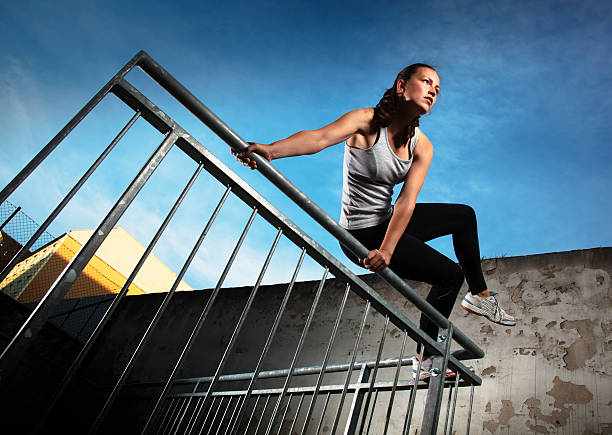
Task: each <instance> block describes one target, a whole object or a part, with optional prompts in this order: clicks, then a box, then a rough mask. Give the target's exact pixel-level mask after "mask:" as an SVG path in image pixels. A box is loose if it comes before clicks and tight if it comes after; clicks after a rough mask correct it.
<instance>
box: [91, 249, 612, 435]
mask: <svg viewBox="0 0 612 435" xmlns="http://www.w3.org/2000/svg"><path fill="white" fill-rule="evenodd" d="M483 270H484V271H485V276H486V279H487V282H488V284H489V287H490V288H491V289H493V290H496V291H497V292H498V298H499V300H500V303H501V304H502V306H503V307H505V308H507V311H509V312H510V313H512V314H513V315H515V316H516V317H517V319H518V324H517V326H516V327H513V328H510V327H503V326H500V325H496V324H493V323H490V322H488V321H487V320H486V319H484V318H482V317H478V316H475V315H473V314H469V313H467V312H466V311H464V310H462V309H461V308H460V306H459V303H460V300H458V301H457V303H456V306H455V309H454V311H453V313H452V315H451V319H452V320H453V322H454V323H455V324H456V325H457V326H458V327H459V328H460V329H461V330H462V331H463V332H465V333H466V334H467V335H469V336H471V337H472V338H473V339H474V340H475V341H476V342H477V343H478V344H479V345H481V346H482V347H483V349H484V351H485V352H486V357H485V358H484V359H482V360H478V361H474V367H475V370H476V373H477V374H478V375H480V376H481V377H482V378H483V385H482V386H481V387H478V388H477V389H476V394H475V402H474V412H473V415H472V423H471V424H472V433H485V434H486V433H495V434H523V433H551V434H552V433H554V434H580V435H591V434H610V433H612V376H611V375H610V373H609V372H610V369H611V368H612V354H611V353H610V349H611V348H612V316H611V315H610V308H611V307H612V280H611V272H612V248H598V249H590V250H582V251H570V252H561V253H552V254H542V255H532V256H524V257H509V258H499V259H492V260H485V261H484V262H483ZM363 278H364V280H365V281H367V282H368V283H369V284H370V285H371V286H372V287H373V288H374V289H375V290H376V291H378V292H380V293H381V294H382V295H383V296H384V297H385V298H387V299H388V300H389V301H390V302H391V303H392V304H393V305H395V306H396V307H398V308H399V309H401V310H402V311H403V312H404V313H405V314H406V316H407V317H408V318H410V319H412V320H413V321H415V322H418V317H419V315H418V312H417V311H416V310H415V309H414V308H413V307H412V306H411V305H410V304H409V303H407V302H406V301H405V299H404V298H403V297H402V296H401V295H399V294H398V293H397V292H396V291H394V290H393V289H391V288H390V287H389V286H388V285H387V284H386V283H384V282H382V281H380V280H379V278H378V277H376V276H373V275H364V277H363ZM410 284H411V285H412V286H413V288H415V289H416V290H417V291H418V292H420V293H421V294H423V295H425V294H426V292H427V291H428V287H427V286H426V285H423V284H421V283H413V282H410ZM285 287H286V286H280V285H279V286H269V287H263V288H262V289H261V290H260V293H259V294H258V296H257V298H256V299H255V303H254V306H253V309H252V312H251V315H250V316H249V318H248V319H247V322H246V324H245V328H244V331H243V334H242V335H241V336H240V338H239V340H238V343H237V346H236V350H235V352H234V353H233V354H232V355H231V357H230V359H229V361H228V365H227V367H226V369H225V371H224V372H225V373H237V372H246V371H250V370H252V369H253V367H254V365H255V361H256V359H257V357H258V355H259V352H260V350H261V347H262V345H263V342H264V341H265V337H266V334H267V331H268V330H269V328H270V325H271V322H272V320H273V316H274V314H275V313H276V307H277V306H278V305H279V303H280V300H281V298H282V296H283V293H284V290H285ZM315 289H316V283H314V282H304V283H298V284H297V285H296V288H295V290H294V294H293V296H292V298H291V299H290V301H289V305H288V308H287V312H286V314H285V316H284V317H283V320H282V322H281V327H280V330H279V335H278V337H277V339H276V341H275V343H274V345H273V347H272V350H271V355H270V357H269V358H268V359H267V360H266V362H265V364H264V366H265V367H264V368H265V369H274V368H285V367H287V366H288V364H289V361H290V359H291V357H292V356H293V349H294V348H295V344H296V342H297V338H298V336H299V333H300V332H301V329H302V327H303V325H304V322H305V318H306V315H307V312H308V309H309V307H310V303H311V301H312V298H313V294H314V291H315ZM249 290H250V289H249V288H237V289H225V290H223V291H222V292H221V294H220V299H219V300H218V302H217V303H216V304H215V305H214V306H213V310H212V312H211V316H210V318H209V320H208V321H207V323H206V324H205V325H204V328H203V332H202V333H201V334H200V337H199V338H198V340H197V341H196V344H195V346H194V349H193V352H192V353H191V355H190V356H189V358H188V360H187V361H186V363H185V367H184V368H183V370H182V372H181V373H180V376H181V377H189V376H205V375H210V374H212V373H213V372H214V369H215V367H216V361H218V359H219V357H220V355H221V352H222V347H223V346H224V345H225V343H227V342H228V340H229V337H230V335H231V333H232V330H233V328H234V325H235V323H236V320H237V318H238V315H239V314H240V311H241V310H242V307H243V306H244V302H245V300H246V298H247V296H248V292H249ZM343 290H344V284H343V283H340V282H336V281H335V280H331V281H330V282H329V283H328V284H327V285H326V287H325V290H324V292H323V296H322V299H321V302H320V304H319V306H320V311H319V312H318V313H317V315H316V316H315V318H314V321H313V326H312V330H311V332H310V333H309V335H308V339H307V340H306V343H305V348H304V353H303V355H302V357H301V358H300V361H299V362H298V365H304V366H305V365H311V364H320V363H321V360H322V352H323V351H324V349H325V346H326V343H327V340H328V338H329V334H330V330H331V327H332V325H333V322H334V320H335V316H336V310H337V307H338V305H339V302H340V300H341V298H342V294H343ZM465 291H467V289H464V291H462V294H464V293H465ZM162 297H163V295H147V296H134V297H129V298H126V301H125V302H126V303H125V304H123V306H122V307H121V309H120V310H119V312H118V314H117V317H116V319H117V320H116V321H115V323H114V324H113V326H112V328H110V329H109V330H108V331H107V334H106V336H105V337H104V338H103V339H102V341H101V342H100V344H99V345H98V346H97V348H96V351H95V353H94V356H93V357H94V358H95V359H98V361H100V360H106V361H109V364H107V365H106V366H105V367H106V369H107V370H108V373H105V374H100V379H112V378H113V377H115V376H117V373H119V371H120V370H121V369H122V367H123V365H124V364H125V362H126V361H127V359H128V358H129V355H130V354H131V352H132V349H133V347H134V345H135V344H136V343H137V341H138V339H139V335H140V334H141V333H142V331H143V330H144V328H145V327H146V324H147V323H148V322H149V321H150V319H151V317H152V316H153V314H154V312H155V311H156V310H157V307H158V306H159V304H160V303H161V298H162ZM207 297H208V292H181V293H177V294H176V295H175V298H174V301H173V303H172V304H171V305H170V306H169V309H168V312H167V314H166V315H165V316H164V318H163V319H162V322H161V323H160V328H159V333H158V334H156V335H155V337H154V338H153V340H152V342H151V343H150V345H149V346H147V347H146V348H145V350H144V352H143V354H142V356H141V358H140V360H139V363H138V364H137V367H136V368H135V370H134V373H133V375H132V376H131V379H130V382H138V381H147V380H155V379H163V378H164V377H166V376H167V375H168V373H169V372H170V370H171V368H172V366H173V364H174V361H176V358H177V357H178V354H179V353H180V351H181V348H182V346H183V345H184V343H185V341H186V338H187V334H188V333H189V332H190V331H191V329H192V327H193V324H194V323H195V321H196V319H197V317H198V316H199V313H200V311H201V310H202V308H203V306H204V304H205V302H206V300H207ZM362 312H363V302H362V301H361V300H360V299H359V298H358V297H356V296H355V295H351V297H349V300H348V304H347V308H346V310H345V313H344V315H343V317H342V322H341V325H340V329H339V336H338V338H337V339H336V343H335V345H334V349H333V352H332V356H331V360H330V362H332V363H334V362H348V361H349V360H350V357H351V353H352V349H353V343H354V336H355V331H356V329H357V327H358V324H359V320H360V317H361V314H362ZM382 325H383V319H382V316H380V315H379V314H377V313H373V314H372V315H370V316H369V318H368V324H367V326H366V330H365V333H364V337H363V339H362V345H361V346H360V349H359V354H358V356H357V357H358V359H367V358H374V357H375V355H376V350H377V349H378V343H379V340H380V331H381V330H382ZM400 346H401V333H400V331H398V329H397V328H395V327H394V326H391V327H390V328H389V330H388V332H387V337H386V341H385V348H384V355H383V357H390V356H396V355H397V354H398V353H399V348H400ZM413 352H414V344H413V343H409V344H408V348H407V353H410V354H411V353H413ZM102 375H104V376H102ZM392 375H393V373H392V372H388V373H381V375H380V377H381V378H382V379H391V377H392ZM409 377H410V367H409V366H408V367H405V368H404V369H403V370H402V372H401V378H402V379H404V378H409ZM342 380H343V379H342V377H341V376H339V375H336V376H329V377H327V376H326V378H325V379H324V383H330V382H331V383H341V382H342ZM307 381H308V382H313V379H312V378H311V379H309V380H305V379H304V380H299V381H296V384H294V385H299V384H300V383H304V384H305V383H306V382H307ZM468 398H469V390H468V389H462V390H461V392H460V394H459V399H458V406H457V414H456V417H455V425H454V430H456V431H457V433H464V431H465V425H466V411H467V402H468ZM424 400H425V395H424V393H419V396H418V397H417V410H416V411H415V415H417V416H418V415H419V413H420V411H421V409H419V407H422V404H423V402H424ZM445 400H446V399H445ZM323 401H324V400H320V402H323ZM406 403H407V393H400V394H399V395H398V397H397V398H396V401H395V406H394V410H393V414H392V422H391V428H390V429H391V430H390V433H397V432H400V433H401V428H402V424H403V417H404V413H405V404H406ZM318 406H319V405H318ZM330 409H334V408H333V407H332V404H331V403H330ZM385 411H386V409H383V407H382V406H381V407H380V409H377V411H376V412H375V414H374V420H373V421H374V423H373V424H374V425H375V427H379V428H380V427H381V425H382V422H383V421H384V417H385ZM291 412H292V410H291V409H290V411H289V413H288V415H289V416H291V415H292V414H291ZM330 418H331V417H330ZM330 418H327V417H326V419H325V421H324V425H323V433H325V431H326V430H329V429H330V427H331V422H330V421H328V420H330ZM332 421H333V420H332ZM287 427H288V426H287ZM419 428H420V423H419V421H418V418H417V419H416V420H415V423H414V424H413V426H412V429H411V432H410V433H419V431H417V429H419Z"/></svg>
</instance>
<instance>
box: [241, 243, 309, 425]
mask: <svg viewBox="0 0 612 435" xmlns="http://www.w3.org/2000/svg"><path fill="white" fill-rule="evenodd" d="M305 255H306V248H302V252H301V254H300V258H299V259H298V262H297V266H296V267H295V270H294V271H293V276H292V277H291V282H290V283H289V286H288V287H287V290H286V291H285V296H284V297H283V300H282V302H281V304H280V307H279V309H278V312H277V313H276V318H275V319H274V323H273V324H272V328H271V329H270V333H269V334H268V338H267V339H266V343H265V344H264V347H263V350H262V351H261V355H260V356H259V360H258V361H257V366H256V367H255V371H254V372H253V377H252V378H251V380H250V381H249V386H248V387H247V392H246V399H245V401H244V402H243V405H242V406H241V407H240V412H239V413H238V417H237V421H238V424H236V426H235V427H236V429H237V428H238V427H239V425H240V423H241V422H242V418H243V416H244V413H245V412H246V408H245V404H246V403H247V401H248V400H249V399H250V398H251V393H252V391H253V386H254V385H255V381H256V380H257V377H258V376H259V372H260V371H261V366H262V364H263V362H264V360H265V359H266V356H267V355H268V351H269V349H270V345H271V344H272V340H273V339H274V336H275V335H276V331H277V330H278V325H279V324H280V319H281V317H282V316H283V314H284V312H285V308H286V307H287V302H288V301H289V297H290V296H291V291H292V290H293V286H294V284H295V281H296V279H297V276H298V273H299V272H300V269H301V267H302V262H303V261H304V256H305ZM235 434H236V431H232V435H235Z"/></svg>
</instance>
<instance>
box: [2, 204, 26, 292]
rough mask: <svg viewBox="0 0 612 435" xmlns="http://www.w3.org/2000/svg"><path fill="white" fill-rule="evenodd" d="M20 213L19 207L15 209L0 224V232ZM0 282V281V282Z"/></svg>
mask: <svg viewBox="0 0 612 435" xmlns="http://www.w3.org/2000/svg"><path fill="white" fill-rule="evenodd" d="M20 211H21V206H19V207H17V208H16V209H15V210H13V212H12V213H11V215H10V216H9V217H8V218H7V219H6V220H5V221H4V222H2V225H0V231H1V230H3V229H4V227H5V226H6V224H8V223H9V222H10V221H11V220H12V219H13V218H14V217H15V215H16V214H17V213H19V212H20ZM0 282H2V280H0Z"/></svg>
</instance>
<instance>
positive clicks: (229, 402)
mask: <svg viewBox="0 0 612 435" xmlns="http://www.w3.org/2000/svg"><path fill="white" fill-rule="evenodd" d="M233 402H234V397H232V396H230V398H229V400H228V401H227V406H226V407H225V411H223V415H222V416H221V420H219V426H217V431H216V432H215V434H218V433H219V430H221V427H222V426H223V421H224V420H225V416H226V415H227V411H229V408H230V406H231V404H232V403H233Z"/></svg>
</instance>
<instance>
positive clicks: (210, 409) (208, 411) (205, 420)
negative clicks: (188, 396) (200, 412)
mask: <svg viewBox="0 0 612 435" xmlns="http://www.w3.org/2000/svg"><path fill="white" fill-rule="evenodd" d="M217 399H219V405H217V409H218V408H219V406H220V405H221V401H222V400H223V397H220V398H219V397H213V400H212V402H210V407H209V408H208V410H207V411H206V417H205V418H204V421H203V422H202V426H200V430H199V432H198V433H199V434H200V433H202V430H204V427H205V426H206V422H207V421H208V417H210V415H211V413H212V410H213V408H214V407H215V402H216V401H217ZM197 423H198V416H197V415H196V419H195V420H194V422H193V426H192V427H191V430H190V431H189V432H187V433H191V431H193V429H195V427H196V425H197Z"/></svg>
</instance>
